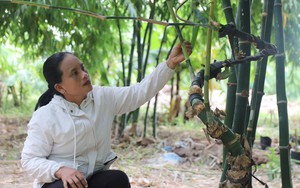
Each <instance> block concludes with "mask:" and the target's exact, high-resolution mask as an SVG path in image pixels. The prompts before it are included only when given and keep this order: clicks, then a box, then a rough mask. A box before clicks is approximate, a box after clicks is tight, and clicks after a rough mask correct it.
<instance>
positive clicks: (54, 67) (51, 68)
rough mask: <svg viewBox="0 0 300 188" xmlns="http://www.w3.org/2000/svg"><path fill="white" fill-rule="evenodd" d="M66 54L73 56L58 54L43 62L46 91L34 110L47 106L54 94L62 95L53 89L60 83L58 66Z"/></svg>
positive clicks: (60, 73) (60, 74)
mask: <svg viewBox="0 0 300 188" xmlns="http://www.w3.org/2000/svg"><path fill="white" fill-rule="evenodd" d="M67 54H72V55H73V53H71V52H58V53H55V54H53V55H51V56H50V57H48V58H47V59H46V61H45V62H44V66H43V74H44V77H45V79H46V81H47V83H48V89H47V91H45V92H44V93H43V94H42V95H41V96H40V98H39V100H38V102H37V104H36V106H35V109H34V110H37V109H38V108H40V107H42V106H45V105H46V104H48V103H49V102H50V101H51V99H52V98H53V96H54V95H55V94H57V95H62V94H61V93H59V92H58V91H57V90H56V89H55V88H54V86H55V84H57V83H60V82H61V81H62V80H61V77H62V71H61V70H60V65H61V62H62V61H63V60H64V58H65V56H66V55H67Z"/></svg>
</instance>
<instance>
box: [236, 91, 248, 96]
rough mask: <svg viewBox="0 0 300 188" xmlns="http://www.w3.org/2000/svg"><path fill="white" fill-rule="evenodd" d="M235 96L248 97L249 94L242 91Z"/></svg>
mask: <svg viewBox="0 0 300 188" xmlns="http://www.w3.org/2000/svg"><path fill="white" fill-rule="evenodd" d="M236 96H240V97H249V92H248V91H247V90H245V89H244V90H243V91H242V92H241V93H236Z"/></svg>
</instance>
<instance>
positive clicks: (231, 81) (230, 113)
mask: <svg viewBox="0 0 300 188" xmlns="http://www.w3.org/2000/svg"><path fill="white" fill-rule="evenodd" d="M222 8H223V11H224V14H225V17H226V21H227V23H234V22H235V21H234V17H233V11H232V6H231V2H230V0H222ZM230 40H233V39H230ZM231 44H232V45H231V50H232V56H231V59H235V54H234V49H235V48H236V47H235V46H234V44H235V43H234V41H231ZM229 70H230V76H229V78H228V82H227V94H226V116H225V120H224V124H225V125H227V126H228V127H229V128H232V122H233V117H234V106H235V100H236V97H235V93H236V85H237V83H236V74H235V66H232V67H230V69H229ZM227 154H228V150H227V148H226V147H225V146H223V171H222V175H221V179H220V187H221V186H222V184H223V183H224V182H225V181H226V179H227V170H228V161H227Z"/></svg>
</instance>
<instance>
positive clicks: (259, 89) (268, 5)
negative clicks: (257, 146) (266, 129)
mask: <svg viewBox="0 0 300 188" xmlns="http://www.w3.org/2000/svg"><path fill="white" fill-rule="evenodd" d="M273 7H274V0H265V1H264V8H263V13H262V30H261V39H262V40H264V41H267V42H270V38H271V30H272V22H273ZM267 62H268V57H264V58H263V59H262V60H261V61H258V62H257V68H256V73H255V79H254V84H253V90H252V98H251V112H250V119H249V125H248V128H247V139H248V141H249V143H250V144H251V145H253V143H254V140H255V134H256V127H257V121H258V116H259V111H260V105H261V101H262V97H263V95H264V83H265V77H266V69H267Z"/></svg>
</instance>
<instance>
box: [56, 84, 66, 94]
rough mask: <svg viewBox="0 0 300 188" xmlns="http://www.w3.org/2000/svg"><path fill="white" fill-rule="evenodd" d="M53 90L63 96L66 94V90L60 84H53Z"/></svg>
mask: <svg viewBox="0 0 300 188" xmlns="http://www.w3.org/2000/svg"><path fill="white" fill-rule="evenodd" d="M54 89H55V90H56V91H58V92H59V93H61V94H63V95H64V94H65V93H66V90H65V89H64V88H63V87H62V86H61V85H60V84H55V85H54Z"/></svg>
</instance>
